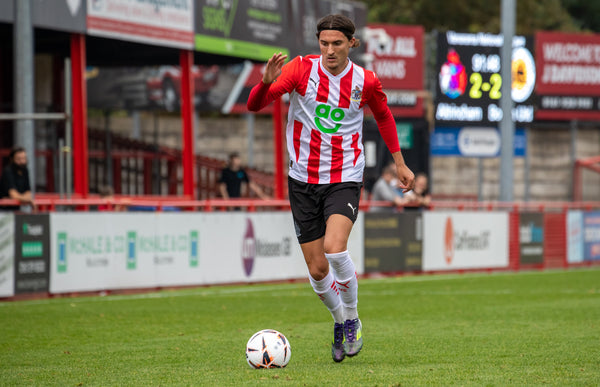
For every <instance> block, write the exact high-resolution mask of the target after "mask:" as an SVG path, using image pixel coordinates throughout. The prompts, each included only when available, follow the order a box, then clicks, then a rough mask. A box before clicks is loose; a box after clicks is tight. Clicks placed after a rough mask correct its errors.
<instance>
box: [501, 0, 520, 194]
mask: <svg viewBox="0 0 600 387" xmlns="http://www.w3.org/2000/svg"><path fill="white" fill-rule="evenodd" d="M501 7H502V8H501V10H500V18H501V26H502V35H503V36H504V44H503V45H502V49H501V51H500V54H501V60H502V66H501V68H500V72H501V74H500V75H501V76H502V80H503V82H502V87H501V89H500V91H501V93H502V97H501V98H500V107H501V108H502V112H503V115H502V121H500V137H501V139H502V140H501V141H502V142H501V143H502V147H501V149H500V200H501V201H504V202H510V201H512V200H513V187H514V184H513V142H514V137H515V123H514V122H513V119H512V108H513V102H512V97H511V94H512V65H511V64H512V41H513V36H514V35H515V13H516V12H515V0H502V5H501Z"/></svg>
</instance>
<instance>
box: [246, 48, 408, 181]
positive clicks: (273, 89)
mask: <svg viewBox="0 0 600 387" xmlns="http://www.w3.org/2000/svg"><path fill="white" fill-rule="evenodd" d="M285 93H290V109H289V113H288V123H287V130H286V137H287V149H288V154H289V156H290V169H289V176H290V177H291V178H293V179H295V180H298V181H302V182H305V183H311V184H330V183H340V182H348V181H355V182H362V180H363V170H364V165H365V159H364V150H363V143H362V129H363V107H364V105H365V104H367V105H368V106H369V107H370V108H371V110H372V111H373V114H374V117H375V120H376V121H377V124H378V127H379V131H380V133H381V134H382V137H383V139H384V141H385V143H386V145H387V146H388V149H389V150H390V152H392V153H394V152H397V151H399V150H400V145H399V144H398V137H397V134H396V124H395V121H394V118H393V116H392V114H391V112H390V110H389V108H388V106H387V98H386V95H385V94H384V93H383V91H382V90H381V82H380V81H379V79H377V77H376V76H375V74H374V73H373V72H372V71H368V70H365V69H363V68H362V67H360V66H358V65H356V64H354V63H352V62H351V61H350V60H348V65H347V66H346V68H345V69H344V70H343V71H342V72H341V73H340V74H338V75H332V74H330V73H329V72H328V71H327V70H326V69H325V68H324V67H323V65H322V64H321V57H320V56H317V55H310V56H306V57H301V56H298V57H296V58H295V59H293V60H292V61H291V62H289V63H288V64H286V65H285V66H283V68H282V71H281V75H280V76H279V77H278V78H277V80H276V81H275V82H273V83H272V84H269V85H266V84H264V83H262V82H260V83H259V84H258V85H256V86H255V87H254V88H253V89H252V91H251V92H250V96H249V98H248V109H249V110H251V111H258V110H260V109H262V108H263V107H265V106H267V105H268V104H269V103H271V102H272V101H273V100H275V99H276V98H279V97H280V96H282V95H283V94H285Z"/></svg>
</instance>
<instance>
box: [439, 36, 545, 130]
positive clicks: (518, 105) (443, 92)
mask: <svg viewBox="0 0 600 387" xmlns="http://www.w3.org/2000/svg"><path fill="white" fill-rule="evenodd" d="M503 44H504V38H503V36H502V35H494V34H488V33H478V34H469V33H459V32H454V31H448V32H445V33H438V39H437V55H436V71H437V81H436V85H437V87H436V98H435V106H436V111H435V120H436V126H438V125H439V126H456V125H458V126H471V125H474V126H492V127H493V126H497V125H498V123H499V122H500V121H501V120H502V117H503V111H502V109H501V108H500V98H501V97H502V93H501V87H502V82H506V80H503V79H502V76H501V68H502V61H501V58H500V51H501V47H502V45H503ZM512 46H513V50H512V63H511V67H512V68H511V74H512V80H508V82H511V81H512V93H511V98H512V100H513V101H514V103H515V105H514V107H513V111H512V118H513V121H514V122H517V123H527V122H531V121H533V118H534V106H533V104H534V97H533V90H534V86H535V78H536V73H535V61H534V59H533V55H532V54H531V50H532V47H533V39H530V38H526V37H522V36H515V37H514V39H513V44H512Z"/></svg>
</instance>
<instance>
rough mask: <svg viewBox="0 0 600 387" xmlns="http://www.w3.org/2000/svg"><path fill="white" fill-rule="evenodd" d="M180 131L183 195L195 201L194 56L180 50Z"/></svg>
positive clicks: (189, 52) (190, 52) (188, 51)
mask: <svg viewBox="0 0 600 387" xmlns="http://www.w3.org/2000/svg"><path fill="white" fill-rule="evenodd" d="M179 63H180V66H181V130H182V139H183V141H182V148H183V149H182V153H183V160H182V161H183V194H184V195H186V196H189V197H190V198H191V199H195V198H196V197H195V194H194V105H193V103H194V98H193V96H194V84H193V78H192V66H193V64H194V55H193V53H192V51H190V50H181V51H180V54H179Z"/></svg>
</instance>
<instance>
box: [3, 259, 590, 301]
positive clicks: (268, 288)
mask: <svg viewBox="0 0 600 387" xmlns="http://www.w3.org/2000/svg"><path fill="white" fill-rule="evenodd" d="M581 270H586V271H587V270H600V269H595V268H593V269H590V268H584V269H581ZM574 271H577V269H573V270H569V271H564V270H556V271H543V272H540V271H522V272H518V273H515V272H493V273H463V274H435V275H415V276H410V277H406V276H398V277H383V278H367V279H362V280H361V281H360V283H361V284H365V283H366V284H369V285H377V284H388V283H398V284H401V283H414V282H433V281H445V280H449V281H450V280H451V281H454V280H457V279H470V278H484V277H495V276H502V275H509V274H518V275H539V274H564V273H569V272H574ZM290 289H296V290H309V289H310V287H309V286H308V284H307V283H294V284H290V283H286V284H281V285H274V284H252V285H245V286H244V285H240V286H239V287H233V288H222V287H219V286H218V285H217V286H214V287H210V288H198V289H194V290H173V291H161V292H153V293H139V294H116V295H108V296H83V297H65V298H45V299H39V300H27V301H14V302H0V307H8V306H17V305H18V306H35V305H48V304H84V303H95V302H114V301H129V300H149V299H164V298H175V297H198V296H200V297H204V296H228V295H232V294H247V293H261V292H273V291H283V290H285V291H289V290H290ZM540 292H546V291H540ZM559 293H561V294H563V293H565V294H566V293H580V292H576V291H569V290H566V291H562V292H559ZM307 294H310V295H312V292H308V293H307ZM359 294H361V295H398V294H409V295H477V294H481V295H488V294H489V295H492V294H512V291H510V290H500V291H498V292H468V291H440V292H427V291H423V292H421V291H414V290H412V289H406V290H398V291H389V290H385V291H382V292H375V291H370V290H365V289H363V290H361V289H359ZM528 294H534V292H533V293H532V292H528Z"/></svg>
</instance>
